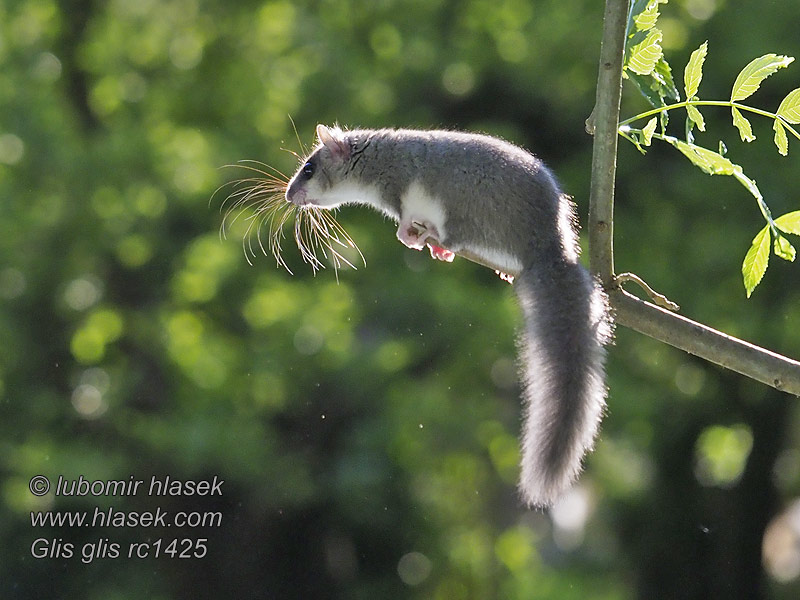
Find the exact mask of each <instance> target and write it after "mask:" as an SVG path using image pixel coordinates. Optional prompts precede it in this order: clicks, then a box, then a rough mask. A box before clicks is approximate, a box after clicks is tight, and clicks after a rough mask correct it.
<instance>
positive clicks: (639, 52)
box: [627, 29, 663, 75]
mask: <svg viewBox="0 0 800 600" xmlns="http://www.w3.org/2000/svg"><path fill="white" fill-rule="evenodd" d="M662 37H663V34H662V33H661V31H659V30H658V29H651V30H650V32H649V33H648V34H647V37H645V38H644V39H643V40H642V41H641V42H639V43H638V44H636V45H635V46H633V47H632V48H631V55H630V58H629V59H628V65H627V67H628V69H630V70H631V71H633V72H634V73H638V74H639V75H649V74H650V73H652V72H653V69H654V68H655V66H656V63H657V62H658V60H659V59H660V58H661V55H662V54H663V51H662V49H661V38H662Z"/></svg>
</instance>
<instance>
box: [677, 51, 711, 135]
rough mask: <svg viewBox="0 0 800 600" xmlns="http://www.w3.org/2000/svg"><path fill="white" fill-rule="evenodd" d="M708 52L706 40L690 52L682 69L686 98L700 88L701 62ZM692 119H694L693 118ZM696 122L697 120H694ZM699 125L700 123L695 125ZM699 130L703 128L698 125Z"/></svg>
mask: <svg viewBox="0 0 800 600" xmlns="http://www.w3.org/2000/svg"><path fill="white" fill-rule="evenodd" d="M707 53H708V40H706V41H705V42H703V43H702V44H701V45H700V47H699V48H698V49H697V50H695V51H694V52H692V55H691V56H690V57H689V62H688V63H686V68H685V69H684V70H683V86H684V91H685V92H686V98H687V99H688V98H692V97H694V95H695V94H696V93H697V90H698V89H699V88H700V81H701V80H702V79H703V63H704V62H705V60H706V54H707ZM693 120H694V119H693ZM695 123H697V121H695ZM697 126H698V127H700V124H699V123H698V125H697ZM700 131H703V128H702V127H700Z"/></svg>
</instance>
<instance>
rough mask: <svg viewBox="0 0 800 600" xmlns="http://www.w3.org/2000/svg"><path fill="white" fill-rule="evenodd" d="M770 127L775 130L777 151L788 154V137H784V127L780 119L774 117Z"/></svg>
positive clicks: (784, 154)
mask: <svg viewBox="0 0 800 600" xmlns="http://www.w3.org/2000/svg"><path fill="white" fill-rule="evenodd" d="M772 128H773V129H774V130H775V145H776V146H777V147H778V152H779V153H780V154H782V155H783V156H786V155H787V154H789V138H787V137H786V129H784V127H783V123H781V121H780V119H775V121H774V122H773V123H772Z"/></svg>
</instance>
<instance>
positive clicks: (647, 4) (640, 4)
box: [628, 0, 668, 32]
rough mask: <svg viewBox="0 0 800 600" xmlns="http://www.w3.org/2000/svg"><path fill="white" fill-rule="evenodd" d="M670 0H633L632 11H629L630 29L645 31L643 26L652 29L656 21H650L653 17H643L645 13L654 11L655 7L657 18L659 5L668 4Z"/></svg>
mask: <svg viewBox="0 0 800 600" xmlns="http://www.w3.org/2000/svg"><path fill="white" fill-rule="evenodd" d="M667 2H668V0H657V1H656V0H633V2H631V8H630V12H629V13H628V31H629V32H631V31H637V30H638V31H643V28H645V27H646V28H647V29H651V28H652V27H653V25H655V21H654V20H653V21H652V23H651V22H650V19H651V17H642V15H643V14H645V13H648V12H650V14H652V12H653V11H654V9H655V18H656V19H657V18H658V5H659V4H666V3H667Z"/></svg>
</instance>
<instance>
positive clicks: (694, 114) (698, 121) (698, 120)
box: [686, 104, 706, 131]
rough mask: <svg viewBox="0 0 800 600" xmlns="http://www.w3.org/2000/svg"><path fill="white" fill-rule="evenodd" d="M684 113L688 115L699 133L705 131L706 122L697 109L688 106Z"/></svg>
mask: <svg viewBox="0 0 800 600" xmlns="http://www.w3.org/2000/svg"><path fill="white" fill-rule="evenodd" d="M686 113H687V114H688V115H689V118H690V119H691V120H692V121H693V122H694V124H695V125H697V128H698V129H699V130H700V131H705V130H706V122H705V121H704V120H703V115H702V114H700V111H699V110H697V107H695V106H692V105H691V104H688V105H687V106H686Z"/></svg>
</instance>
